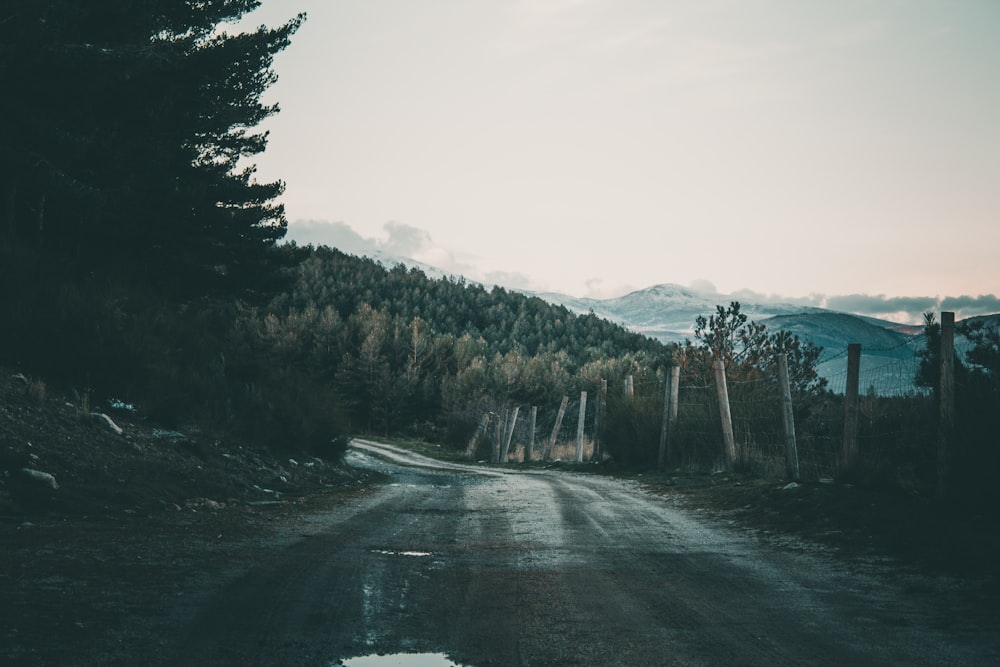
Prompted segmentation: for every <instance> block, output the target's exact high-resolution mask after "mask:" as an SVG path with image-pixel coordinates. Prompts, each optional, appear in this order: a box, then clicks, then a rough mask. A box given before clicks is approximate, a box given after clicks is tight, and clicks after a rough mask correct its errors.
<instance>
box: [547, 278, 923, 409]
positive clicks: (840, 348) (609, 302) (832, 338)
mask: <svg viewBox="0 0 1000 667" xmlns="http://www.w3.org/2000/svg"><path fill="white" fill-rule="evenodd" d="M535 296H538V297H539V298H542V299H545V300H546V301H550V302H552V303H560V304H562V305H564V306H566V308H568V309H570V310H571V311H573V312H576V313H581V314H582V313H588V312H593V313H594V314H595V315H597V316H598V317H603V318H605V319H608V320H611V321H612V322H615V323H617V324H621V325H623V326H625V327H626V328H628V329H631V330H632V331H636V332H639V333H642V334H644V335H647V336H649V337H651V338H655V339H657V340H659V341H661V342H664V343H683V342H684V341H685V340H692V339H693V338H694V324H695V320H696V319H697V318H698V316H704V317H708V316H710V315H712V314H714V313H715V309H716V306H728V305H729V303H730V302H732V301H739V302H740V309H741V310H742V311H743V312H744V313H745V314H746V315H747V316H748V318H749V319H750V320H752V321H755V322H758V323H759V324H763V325H765V326H766V327H767V328H768V330H769V331H780V330H785V331H789V332H791V333H792V334H794V335H797V336H798V337H799V338H801V339H802V340H807V341H811V342H812V343H813V344H815V345H818V346H820V347H822V348H823V354H822V356H821V357H820V363H819V366H818V371H819V373H820V375H821V376H823V377H825V378H826V379H827V381H828V382H829V386H830V388H831V389H832V390H834V391H844V389H845V387H846V384H847V382H846V380H847V346H848V345H849V344H851V343H860V344H861V348H862V359H861V388H862V391H866V390H867V389H868V388H869V387H870V388H873V389H874V390H875V391H877V392H879V393H882V394H901V393H907V392H910V391H914V390H915V389H916V387H915V386H914V384H913V378H914V376H915V375H916V370H917V366H918V360H917V358H916V351H917V350H918V349H920V347H921V346H922V345H923V338H922V336H920V333H921V332H922V328H921V327H905V328H903V327H900V326H899V325H898V324H896V323H894V322H888V321H885V320H878V319H875V318H870V317H861V316H858V315H851V314H849V313H841V312H837V311H832V310H827V309H824V308H817V307H814V306H802V305H798V304H794V303H783V302H770V301H766V302H754V301H746V300H744V299H742V298H740V297H737V296H733V295H726V294H714V293H705V292H699V291H697V290H693V289H690V288H687V287H681V286H680V285H671V284H663V285H655V286H653V287H649V288H646V289H642V290H637V291H635V292H631V293H629V294H626V295H624V296H621V297H617V298H613V299H578V298H574V297H568V296H565V295H561V294H555V293H535ZM911 332H912V333H911Z"/></svg>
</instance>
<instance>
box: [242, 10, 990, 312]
mask: <svg viewBox="0 0 1000 667" xmlns="http://www.w3.org/2000/svg"><path fill="white" fill-rule="evenodd" d="M298 12H306V13H307V19H306V21H305V23H304V24H303V26H302V27H301V29H300V30H299V31H298V33H296V34H295V35H294V37H293V38H292V43H291V46H290V47H289V48H288V49H286V50H285V51H284V52H282V53H281V54H279V55H278V56H277V57H276V59H275V64H274V68H275V71H276V73H277V74H278V77H279V78H278V81H277V83H276V84H275V85H274V86H272V88H271V89H270V90H269V91H268V93H267V95H266V97H265V99H266V100H267V101H269V102H277V103H278V104H279V105H280V108H281V111H280V113H278V114H277V115H275V116H274V117H272V118H271V119H269V120H268V121H267V122H266V123H265V125H264V127H265V128H266V129H267V130H268V131H269V133H270V140H269V145H268V149H267V151H266V152H265V153H263V154H262V155H260V156H257V158H256V159H255V162H256V164H257V167H258V173H257V178H258V179H259V180H262V181H273V180H283V181H285V183H286V191H285V194H284V195H283V196H282V199H281V201H282V202H283V203H284V204H285V207H286V213H287V215H288V219H289V222H290V224H289V232H288V238H289V239H293V240H296V241H297V242H299V243H310V242H311V243H317V244H318V243H326V244H329V245H335V246H338V247H342V248H343V249H345V250H348V251H353V252H361V251H363V249H364V248H377V249H381V250H383V251H386V252H392V253H394V254H399V255H403V256H407V257H412V258H413V259H416V260H419V261H422V262H425V263H428V264H431V265H433V266H436V267H439V268H441V269H443V270H445V271H448V272H453V273H456V274H461V275H464V276H466V277H467V278H469V279H472V280H479V281H483V282H487V283H497V284H501V285H505V286H507V287H511V288H523V289H532V290H537V291H557V292H562V293H565V294H569V295H572V296H590V297H599V298H607V297H611V296H618V295H621V294H624V293H626V292H628V291H631V290H634V289H640V288H644V287H649V286H652V285H656V284H661V283H675V284H679V285H685V286H694V287H698V288H699V289H702V290H705V291H709V292H718V293H721V294H745V295H757V296H760V297H761V298H764V297H770V298H778V297H781V298H782V299H784V300H799V301H802V302H803V303H811V304H815V305H827V306H829V307H833V306H832V305H831V304H840V305H841V306H848V305H850V306H855V307H854V309H853V311H854V312H866V314H872V313H878V314H883V315H886V316H891V317H892V318H894V319H897V320H900V321H902V320H906V319H910V320H912V319H914V318H916V319H919V314H920V312H922V310H921V308H922V309H924V310H926V309H927V305H928V304H930V308H931V309H934V308H935V307H938V306H941V305H942V304H949V303H950V304H959V305H961V306H962V307H963V308H964V309H965V310H961V309H957V310H961V312H962V313H964V314H978V313H980V312H1000V300H998V299H997V297H996V295H997V294H1000V261H998V259H1000V258H998V254H1000V253H998V251H1000V121H998V119H1000V39H997V38H996V35H997V34H998V32H1000V2H996V1H994V0H936V1H930V0H862V1H854V0H836V1H835V2H834V1H828V2H821V1H819V0H816V1H806V0H754V1H752V2H749V1H746V0H420V1H419V2H417V1H413V0H281V1H280V2H279V1H278V0H263V3H262V6H261V8H260V9H258V10H257V11H255V12H253V13H252V14H251V15H250V16H249V17H247V20H246V22H247V23H248V24H249V25H252V26H256V25H260V24H265V25H270V26H275V25H278V24H281V23H283V22H284V21H286V20H288V19H290V18H291V17H292V16H294V15H295V14H296V13H298ZM352 243H353V244H355V245H354V246H351V244H352ZM359 249H360V250H359ZM361 254H363V252H361ZM948 299H951V301H948ZM840 309H843V310H850V309H848V308H840Z"/></svg>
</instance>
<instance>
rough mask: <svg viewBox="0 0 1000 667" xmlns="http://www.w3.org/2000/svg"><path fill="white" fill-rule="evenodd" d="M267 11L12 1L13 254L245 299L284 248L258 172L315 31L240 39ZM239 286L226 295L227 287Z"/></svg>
mask: <svg viewBox="0 0 1000 667" xmlns="http://www.w3.org/2000/svg"><path fill="white" fill-rule="evenodd" d="M258 5H259V2H258V1H257V0H205V1H202V2H193V1H182V0H90V1H88V2H86V3H81V2H67V1H65V0H6V1H5V2H4V5H3V8H2V9H0V88H2V89H3V90H5V91H6V92H7V95H6V97H7V101H6V102H5V104H3V105H0V128H2V130H0V132H2V134H0V188H2V191H3V208H2V209H0V220H3V221H4V224H3V225H2V226H0V239H2V241H3V243H4V244H6V245H7V246H12V245H19V246H25V247H31V248H35V249H37V250H38V252H40V253H41V254H42V255H43V256H44V257H47V258H50V259H52V260H56V261H63V262H66V261H68V262H71V263H72V264H73V266H74V267H75V268H76V269H77V270H78V271H81V272H88V273H89V272H98V273H101V272H113V273H124V274H126V275H128V276H129V277H139V278H145V279H147V280H149V281H151V282H157V283H161V284H164V285H170V286H171V288H182V289H194V290H203V289H204V288H205V287H207V286H210V285H212V284H221V283H225V282H230V283H235V284H245V282H246V281H247V280H248V278H249V277H250V276H251V275H253V271H254V270H255V269H257V268H258V267H260V266H261V262H262V260H263V259H264V258H265V256H266V254H267V253H268V251H269V249H270V248H272V247H273V245H274V242H275V241H276V240H278V239H280V238H281V237H282V236H283V235H284V232H285V227H286V221H285V217H284V210H283V208H282V206H281V205H280V204H277V203H275V198H276V197H277V196H278V195H280V194H281V192H282V190H283V187H284V186H283V183H281V182H275V183H258V182H256V181H255V179H254V167H253V166H252V165H249V166H247V163H246V160H247V159H249V158H252V157H253V156H255V155H257V154H259V153H261V152H262V151H263V150H264V148H265V146H266V143H267V135H266V133H262V132H260V131H258V130H257V129H256V128H257V127H258V126H259V124H260V123H261V121H263V120H264V119H265V118H267V117H268V116H270V115H271V114H273V113H275V112H276V111H277V110H278V109H277V106H276V105H271V106H268V105H264V104H262V102H261V95H262V94H263V92H264V91H265V90H266V89H267V88H268V86H270V85H271V84H272V83H273V82H274V81H275V74H274V72H273V71H272V70H271V64H272V60H273V57H274V55H275V54H276V53H278V52H279V51H281V50H282V49H284V48H285V47H286V46H287V45H288V44H289V39H290V37H291V35H292V34H293V33H294V32H295V30H296V29H297V28H298V27H299V25H300V24H301V22H302V21H303V20H304V15H300V16H298V17H296V18H294V19H292V20H290V21H289V22H288V23H286V24H285V25H283V26H281V27H279V28H275V29H268V28H265V27H261V28H258V29H257V30H255V31H253V32H248V33H242V34H229V33H227V32H225V31H224V27H225V24H226V23H229V22H233V21H236V20H238V19H240V18H241V17H243V16H244V15H245V14H246V13H248V12H249V11H251V10H252V9H254V8H255V7H257V6H258ZM227 277H228V280H227V279H226V278H227Z"/></svg>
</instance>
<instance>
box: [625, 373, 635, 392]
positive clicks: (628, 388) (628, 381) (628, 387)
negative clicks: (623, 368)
mask: <svg viewBox="0 0 1000 667" xmlns="http://www.w3.org/2000/svg"><path fill="white" fill-rule="evenodd" d="M625 395H626V396H627V397H628V398H632V397H633V396H635V380H634V379H633V378H632V374H631V373H629V374H628V375H627V376H626V377H625Z"/></svg>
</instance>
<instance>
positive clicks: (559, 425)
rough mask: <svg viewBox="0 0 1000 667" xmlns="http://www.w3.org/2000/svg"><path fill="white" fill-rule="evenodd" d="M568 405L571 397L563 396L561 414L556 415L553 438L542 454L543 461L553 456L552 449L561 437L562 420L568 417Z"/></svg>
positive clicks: (560, 405) (560, 406) (560, 407)
mask: <svg viewBox="0 0 1000 667" xmlns="http://www.w3.org/2000/svg"><path fill="white" fill-rule="evenodd" d="M568 405H569V396H563V397H562V403H560V404H559V414H558V415H556V424H555V426H553V427H552V437H550V438H549V442H548V444H547V445H546V446H545V452H544V453H543V454H542V459H543V460H545V461H548V460H549V456H550V455H551V454H552V448H553V447H555V446H556V438H558V437H559V429H560V428H562V420H563V417H564V416H565V415H566V406H568Z"/></svg>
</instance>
